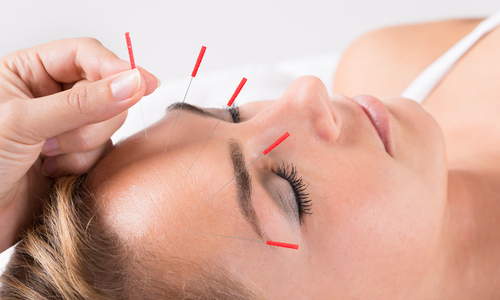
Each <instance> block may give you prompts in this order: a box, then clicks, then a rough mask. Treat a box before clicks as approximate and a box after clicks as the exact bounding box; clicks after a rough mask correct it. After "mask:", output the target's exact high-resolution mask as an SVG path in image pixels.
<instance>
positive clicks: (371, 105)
mask: <svg viewBox="0 0 500 300" xmlns="http://www.w3.org/2000/svg"><path fill="white" fill-rule="evenodd" d="M352 99H353V100H354V101H355V102H356V103H358V104H359V105H360V106H361V107H362V108H363V111H364V112H365V113H366V115H367V116H368V117H369V118H370V121H371V122H372V124H373V126H374V127H375V129H376V130H377V133H378V135H379V137H380V139H381V140H382V143H383V144H384V147H385V151H387V153H389V154H390V155H391V156H392V154H393V149H392V147H393V144H392V139H391V126H390V121H389V111H388V110H387V107H385V105H384V104H383V103H382V101H380V100H379V99H377V98H375V97H373V96H368V95H360V96H356V97H353V98H352Z"/></svg>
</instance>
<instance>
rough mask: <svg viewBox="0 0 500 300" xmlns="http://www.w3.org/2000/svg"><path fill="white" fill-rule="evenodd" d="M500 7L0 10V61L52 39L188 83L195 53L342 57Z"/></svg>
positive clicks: (215, 58)
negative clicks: (381, 40)
mask: <svg viewBox="0 0 500 300" xmlns="http://www.w3.org/2000/svg"><path fill="white" fill-rule="evenodd" d="M497 9H500V4H499V2H498V0H474V1H472V0H468V1H467V0H414V1H405V0H336V1H326V0H307V1H295V0H269V1H264V0H245V1H243V0H182V1H181V0H178V1H172V0H169V1H160V0H156V1H154V0H149V1H148V0H141V1H129V0H122V1H105V0H99V1H96V0H86V1H68V0H64V1H62V0H59V1H53V0H52V1H51V0H43V1H26V0H16V1H14V0H1V5H0V24H1V31H0V37H1V39H0V55H1V56H3V55H5V54H7V53H10V52H12V51H14V50H16V49H20V48H25V47H29V46H32V45H36V44H40V43H44V42H47V41H50V40H54V39H61V38H70V37H82V36H91V37H95V38H97V39H99V40H100V41H101V42H102V43H103V44H104V45H105V46H106V47H108V48H110V49H111V50H112V51H114V52H115V53H117V54H118V55H119V56H120V57H122V58H124V59H128V56H127V50H126V45H125V38H124V32H126V31H130V34H131V38H132V43H133V48H134V53H135V59H136V62H137V64H139V65H141V66H143V67H145V68H147V69H148V70H150V71H152V72H153V73H154V74H157V76H158V77H159V78H160V79H161V80H162V83H163V84H168V80H169V79H172V78H179V77H180V76H189V75H190V72H191V70H192V67H193V65H194V61H195V59H196V56H197V55H198V52H199V49H200V47H201V45H205V46H207V47H208V50H207V53H206V56H205V59H204V62H203V68H204V70H205V71H211V70H215V69H221V68H228V67H230V66H234V65H238V64H247V63H274V62H276V61H280V60H285V59H292V58H296V57H302V56H306V55H316V54H329V53H338V52H341V51H342V50H343V49H344V48H345V46H346V45H347V44H348V43H349V42H350V41H352V40H353V38H355V37H356V36H358V35H359V34H361V33H363V32H366V31H368V30H370V29H373V28H377V27H381V26H387V25H391V24H400V23H411V22H417V21H428V20H436V19H442V18H455V17H478V16H486V15H489V14H491V13H492V12H494V11H496V10H497Z"/></svg>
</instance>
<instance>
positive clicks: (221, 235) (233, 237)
mask: <svg viewBox="0 0 500 300" xmlns="http://www.w3.org/2000/svg"><path fill="white" fill-rule="evenodd" d="M184 230H185V231H187V232H192V233H199V234H206V235H213V236H220V237H227V238H231V239H238V240H245V241H252V242H261V243H265V241H261V240H253V239H246V238H242V237H238V236H230V235H223V234H215V233H207V232H201V231H194V230H187V229H184Z"/></svg>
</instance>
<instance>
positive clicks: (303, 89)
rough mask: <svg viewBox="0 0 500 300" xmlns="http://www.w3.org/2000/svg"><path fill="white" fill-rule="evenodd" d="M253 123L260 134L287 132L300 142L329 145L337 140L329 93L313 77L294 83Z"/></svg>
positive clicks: (297, 80)
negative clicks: (312, 141) (320, 142)
mask: <svg viewBox="0 0 500 300" xmlns="http://www.w3.org/2000/svg"><path fill="white" fill-rule="evenodd" d="M253 121H254V126H257V127H258V130H260V131H261V132H266V131H267V132H269V129H273V130H272V131H271V132H272V133H273V135H279V133H281V132H283V133H284V132H286V131H288V132H290V134H291V135H292V136H295V137H299V139H298V140H300V141H303V142H306V141H309V142H311V141H310V139H315V140H316V141H322V142H326V143H332V142H335V141H336V140H337V138H338V136H339V128H338V126H337V124H336V122H335V118H334V113H333V105H332V103H331V100H330V97H329V95H328V91H327V89H326V87H325V85H324V84H323V82H322V81H321V80H320V79H319V78H317V77H314V76H304V77H300V78H298V79H296V80H294V81H293V82H292V83H291V84H290V86H289V87H288V88H287V89H286V91H285V92H284V94H283V96H281V98H280V99H279V100H278V101H274V102H273V103H272V104H271V105H269V106H268V107H267V108H265V109H264V110H262V111H261V112H260V113H259V114H257V115H256V116H255V118H254V120H253Z"/></svg>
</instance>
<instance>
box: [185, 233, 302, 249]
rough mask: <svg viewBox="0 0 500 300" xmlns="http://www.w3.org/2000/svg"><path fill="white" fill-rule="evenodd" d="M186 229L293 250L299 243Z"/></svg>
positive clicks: (297, 247)
mask: <svg viewBox="0 0 500 300" xmlns="http://www.w3.org/2000/svg"><path fill="white" fill-rule="evenodd" d="M186 231H187V232H192V233H199V234H206V235H212V236H220V237H225V238H230V239H238V240H244V241H251V242H259V243H266V244H267V245H269V246H276V247H282V248H289V249H295V250H298V249H299V245H297V244H289V243H282V242H275V241H262V240H254V239H247V238H242V237H238V236H230V235H223V234H215V233H206V232H200V231H194V230H187V229H186Z"/></svg>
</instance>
